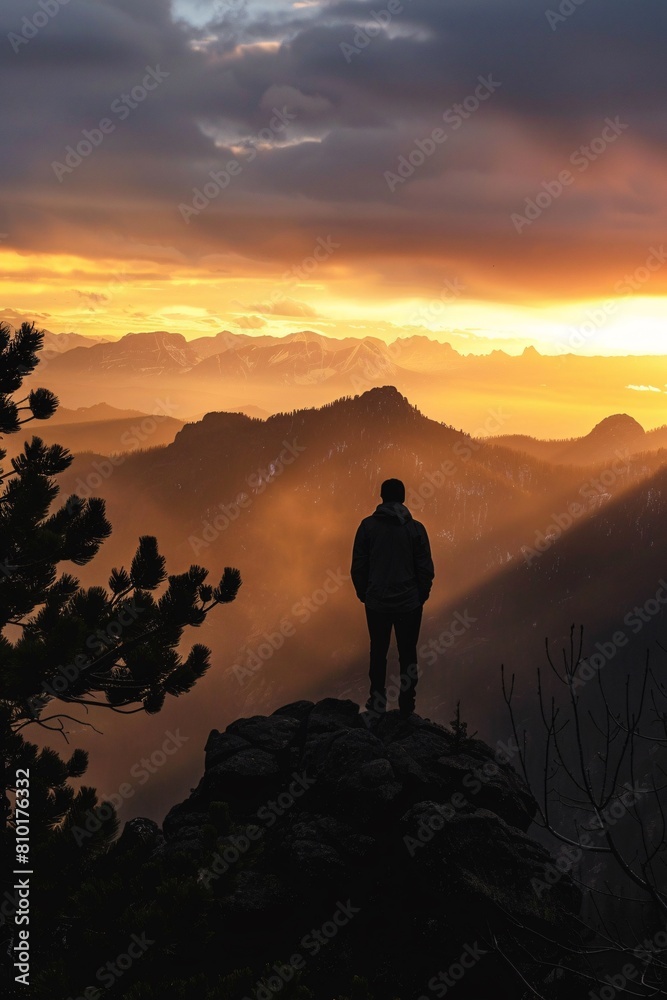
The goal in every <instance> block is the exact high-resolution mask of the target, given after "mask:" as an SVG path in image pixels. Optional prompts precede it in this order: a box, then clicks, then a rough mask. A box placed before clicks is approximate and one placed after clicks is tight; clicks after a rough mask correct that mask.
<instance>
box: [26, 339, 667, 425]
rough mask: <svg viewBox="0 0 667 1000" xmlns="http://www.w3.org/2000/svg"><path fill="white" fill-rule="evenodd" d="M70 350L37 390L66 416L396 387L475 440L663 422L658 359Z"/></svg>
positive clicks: (157, 347) (243, 345) (285, 348)
mask: <svg viewBox="0 0 667 1000" xmlns="http://www.w3.org/2000/svg"><path fill="white" fill-rule="evenodd" d="M62 336H63V337H66V338H70V337H71V336H72V335H69V334H67V335H62ZM69 344H70V341H69V339H68V340H66V341H65V344H64V345H63V346H64V347H66V349H65V350H58V351H53V350H52V351H50V352H49V353H48V354H47V355H46V358H45V362H46V363H45V364H42V365H41V366H40V372H39V373H38V375H37V376H35V377H34V379H33V382H34V384H37V381H38V376H39V377H42V379H43V378H44V375H45V372H46V371H47V370H48V382H49V385H50V386H51V388H53V389H54V390H55V391H56V392H58V393H59V395H60V396H61V399H62V401H63V403H64V405H66V406H70V407H72V406H82V405H87V406H90V405H93V404H95V403H98V402H99V401H100V400H101V399H104V400H106V401H107V402H109V403H111V404H112V405H114V406H117V407H120V408H126V409H128V408H129V409H133V410H141V411H143V412H148V413H152V412H154V411H155V410H156V409H159V408H160V406H163V407H164V405H165V403H166V404H168V406H169V407H170V408H171V409H170V413H171V415H172V416H174V417H177V418H179V419H188V418H189V417H190V416H191V415H192V414H193V413H202V412H206V411H209V410H226V411H232V410H236V409H239V408H242V407H247V406H248V405H255V406H258V407H260V408H261V409H262V410H265V411H268V412H277V411H280V410H284V409H287V408H289V407H292V406H294V405H298V406H322V405H324V404H325V403H329V402H332V401H333V400H334V399H337V398H339V397H341V396H347V395H356V394H359V393H361V392H364V391H365V390H367V389H370V388H372V387H373V386H376V385H385V384H387V383H391V384H392V385H395V386H396V387H397V388H398V389H399V390H400V391H401V392H403V393H404V394H405V395H407V396H408V397H409V398H410V399H411V400H412V401H413V402H414V403H415V404H416V405H418V406H419V407H420V408H421V409H422V410H423V411H424V412H425V413H428V414H429V416H431V417H433V418H435V419H438V420H445V421H448V422H450V423H452V424H453V425H455V426H460V427H463V428H464V429H465V430H467V431H468V432H469V433H472V434H474V435H477V436H488V435H489V434H505V435H506V434H511V435H515V434H525V433H530V434H534V435H537V436H540V437H544V438H559V439H560V438H566V437H570V436H574V435H578V434H580V433H581V428H582V427H585V426H589V427H590V426H593V425H595V424H597V423H599V422H600V421H602V420H603V419H604V418H605V417H607V416H609V415H610V414H613V413H618V412H621V413H622V412H628V411H631V412H632V413H633V414H634V415H635V416H636V418H637V419H638V420H639V421H640V423H641V424H642V425H643V426H644V427H646V428H653V427H657V426H660V425H662V424H664V401H663V400H662V395H664V393H665V391H666V389H667V358H666V357H664V356H661V357H648V356H637V357H627V358H621V357H596V358H592V357H583V356H580V355H574V354H563V355H560V356H543V355H540V354H539V353H538V352H537V351H536V350H535V349H534V348H527V349H526V350H525V351H524V353H523V354H522V355H519V356H511V355H509V354H506V353H504V352H503V351H492V352H491V353H490V354H486V355H473V354H468V355H463V354H460V353H458V352H457V351H456V350H454V348H452V347H451V345H449V344H447V343H442V342H440V341H437V340H432V339H430V338H428V337H425V336H413V337H408V338H403V339H398V340H395V341H394V342H393V343H391V344H387V343H385V342H384V341H383V340H380V339H378V338H373V337H365V338H354V337H348V338H345V339H336V338H331V337H326V336H324V335H322V334H320V333H314V332H312V331H301V332H295V333H292V334H289V335H287V336H285V337H274V336H268V335H257V336H255V335H251V334H242V333H241V334H234V333H229V332H226V331H223V332H220V333H218V334H217V335H215V336H210V337H200V338H197V339H195V340H189V341H188V340H186V339H185V337H183V336H182V335H181V334H178V333H170V332H166V331H158V332H151V333H133V334H128V335H127V336H125V337H123V338H121V339H120V340H118V341H113V342H105V343H92V344H90V343H88V344H87V345H86V346H81V345H78V343H77V346H69Z"/></svg>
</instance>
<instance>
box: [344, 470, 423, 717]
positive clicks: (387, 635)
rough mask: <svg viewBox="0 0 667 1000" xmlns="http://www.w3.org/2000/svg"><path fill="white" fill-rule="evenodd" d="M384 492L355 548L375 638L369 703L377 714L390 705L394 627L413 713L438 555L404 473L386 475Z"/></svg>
mask: <svg viewBox="0 0 667 1000" xmlns="http://www.w3.org/2000/svg"><path fill="white" fill-rule="evenodd" d="M380 496H381V497H382V503H381V504H379V505H378V507H377V508H376V510H375V512H374V513H373V514H371V516H370V517H365V518H364V519H363V521H362V522H361V524H360V525H359V528H358V530H357V534H356V537H355V539H354V549H353V552H352V569H351V576H352V583H353V584H354V589H355V590H356V592H357V597H358V598H359V600H360V601H362V602H363V604H365V605H366V620H367V622H368V631H369V634H370V640H371V656H370V671H369V673H370V681H371V691H370V696H369V698H368V701H367V703H366V708H367V710H368V711H369V712H370V713H371V714H372V715H381V714H382V713H384V712H385V711H386V709H387V692H386V675H387V653H388V651H389V643H390V642H391V630H392V628H393V629H394V632H395V634H396V645H397V646H398V659H399V663H400V668H401V685H400V689H401V693H400V695H399V700H398V703H399V708H400V711H401V715H402V716H403V717H405V718H407V717H408V716H409V715H411V713H412V712H413V711H414V708H415V696H416V689H417V642H418V640H419V629H420V626H421V620H422V609H423V606H424V603H425V602H426V601H427V600H428V597H429V594H430V592H431V585H432V583H433V576H434V570H433V560H432V559H431V547H430V545H429V541H428V535H427V534H426V528H425V527H424V525H423V524H420V523H419V521H415V520H413V517H412V514H411V513H410V511H409V510H408V508H407V507H406V506H405V503H404V501H405V486H404V485H403V483H402V482H401V481H400V479H387V480H385V482H384V483H383V484H382V486H381V488H380Z"/></svg>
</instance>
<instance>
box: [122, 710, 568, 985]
mask: <svg viewBox="0 0 667 1000" xmlns="http://www.w3.org/2000/svg"><path fill="white" fill-rule="evenodd" d="M511 756H512V747H511V746H509V747H501V748H497V749H496V751H495V752H494V750H492V749H491V748H490V747H488V746H486V745H485V744H484V743H481V742H480V741H478V740H475V739H469V738H467V737H466V736H465V735H464V734H462V733H459V734H458V735H456V734H454V733H452V732H450V731H449V730H447V729H445V728H443V727H442V726H440V725H437V724H435V723H432V722H430V721H428V720H425V719H422V718H420V717H418V716H412V717H411V718H410V719H409V720H402V719H401V718H400V717H399V715H398V713H397V712H390V713H388V714H387V715H386V716H385V717H384V718H382V719H380V720H379V721H377V722H374V723H370V722H369V720H368V717H367V716H366V715H365V714H360V712H359V708H358V706H357V705H355V704H354V703H352V702H349V701H337V700H334V699H326V700H325V701H321V702H319V703H318V704H313V703H311V702H297V703H295V704H293V705H287V706H285V707H284V708H281V709H279V710H278V711H277V712H275V713H274V714H273V715H272V716H269V717H259V716H258V717H254V718H250V719H240V720H238V721H236V722H234V723H232V725H230V726H229V727H228V728H227V730H226V732H224V733H219V732H218V731H217V730H213V732H212V733H211V735H210V737H209V740H208V743H207V745H206V767H205V772H204V775H203V777H202V779H201V782H200V783H199V785H198V787H197V788H196V789H195V790H194V791H193V792H192V793H191V795H190V797H189V798H188V799H187V800H186V801H185V802H183V803H181V804H180V805H177V806H175V807H174V808H173V809H172V810H171V811H170V812H169V814H168V815H167V817H166V819H165V821H164V837H162V836H161V835H158V834H157V832H156V831H153V833H152V834H151V833H150V831H148V832H147V831H146V830H144V831H143V836H147V837H148V839H149V840H150V841H151V842H152V851H153V853H154V854H157V856H158V857H159V858H160V859H161V863H162V864H164V865H167V866H170V865H171V864H174V865H175V864H179V865H182V864H183V859H184V858H187V859H188V861H189V863H191V864H192V863H194V864H195V865H196V868H197V870H198V876H197V878H198V883H199V885H200V886H201V887H203V889H204V890H205V891H206V893H207V894H210V897H211V900H212V910H211V913H212V914H213V917H211V916H209V922H210V920H211V919H214V920H215V922H216V923H217V926H216V927H215V928H214V935H213V937H214V941H215V942H217V945H218V948H217V950H215V949H214V950H213V951H211V944H210V943H209V945H208V949H207V954H208V960H210V958H211V955H215V964H216V969H217V970H218V972H220V973H223V972H226V973H228V974H229V973H230V972H231V971H232V970H234V969H237V970H239V969H249V970H253V974H252V975H251V976H250V979H249V980H248V979H246V985H245V986H244V987H243V989H242V991H241V992H239V998H240V997H242V996H247V997H257V998H258V1000H259V998H263V1000H267V998H269V997H272V996H273V995H280V996H288V995H289V996H309V995H311V996H315V997H317V998H318V1000H319V998H320V997H322V998H325V997H327V998H329V1000H333V998H338V997H342V996H343V995H349V993H350V991H351V990H350V984H351V981H352V976H353V974H354V975H356V976H358V977H361V979H363V980H366V982H367V984H368V987H366V985H365V984H364V985H363V989H362V986H361V985H360V983H359V982H358V983H357V984H356V985H355V986H354V989H353V990H352V993H353V995H357V994H356V993H355V992H354V990H362V992H360V993H358V995H359V996H364V997H365V996H367V995H369V996H371V997H375V998H377V1000H380V998H382V1000H384V998H387V1000H392V998H401V1000H411V998H416V997H428V998H431V997H441V996H445V995H447V993H448V992H449V990H450V989H453V987H454V986H456V996H457V997H460V998H461V1000H465V998H473V997H474V998H475V1000H482V998H486V997H494V998H498V997H508V998H509V997H512V998H517V1000H519V998H522V997H524V996H526V997H527V996H532V995H533V994H532V993H530V992H529V991H528V990H527V989H526V985H525V983H524V982H522V977H523V978H524V979H525V980H527V981H528V982H531V983H532V984H534V985H535V986H536V987H537V988H538V992H540V993H541V995H542V996H545V997H546V996H550V997H555V996H561V995H564V992H562V991H564V989H565V988H566V982H565V978H564V977H560V978H559V977H558V976H556V975H555V974H554V973H553V972H551V973H549V969H548V967H547V966H545V965H542V964H541V962H540V960H541V959H542V960H544V961H545V962H554V963H556V964H557V961H558V958H557V955H558V946H557V945H551V944H549V943H547V939H549V940H553V941H554V942H561V943H562V942H564V941H565V940H567V938H568V935H569V933H570V930H569V928H570V925H571V922H572V916H573V914H574V913H575V912H576V910H577V907H578V894H577V892H576V890H575V889H574V887H573V885H572V883H571V882H570V881H569V879H567V878H559V879H558V880H556V881H555V882H554V884H552V885H551V886H550V888H548V889H546V887H545V889H540V888H539V886H538V883H542V884H544V882H545V873H546V872H547V871H548V870H550V865H551V864H552V861H551V858H550V857H549V855H548V853H547V852H546V851H545V850H544V848H543V847H541V846H540V845H539V844H537V843H536V842H535V841H534V840H532V839H531V838H530V837H529V836H527V835H526V833H525V831H526V830H527V829H528V827H529V825H530V823H531V820H532V817H533V812H534V803H533V801H532V799H531V797H530V795H529V794H528V793H527V791H526V789H525V787H524V786H523V784H522V782H521V780H520V779H519V777H518V776H517V774H516V772H515V771H514V770H513V768H512V767H511V764H510V763H509V762H508V758H511ZM140 833H142V830H141V821H134V823H133V824H128V826H127V827H126V831H125V834H124V837H123V840H125V841H126V843H128V844H130V843H131V842H132V840H133V839H136V838H137V837H138V836H139V834H140ZM121 843H122V841H121ZM552 881H553V880H552ZM513 967H516V968H518V969H520V970H521V975H519V974H517V973H516V972H515V971H514V969H513ZM288 983H289V989H288V985H287V984H288ZM297 984H300V985H298V986H297ZM305 987H307V988H309V989H310V990H312V991H313V992H312V993H311V994H309V993H307V992H299V991H301V990H303V989H304V988H305ZM366 989H368V991H369V993H366V992H363V991H365V990H366ZM282 990H284V991H285V992H281V991H282ZM289 990H297V992H292V993H290V992H289ZM215 995H216V996H217V994H215ZM225 995H227V994H225ZM231 995H232V994H230V996H231Z"/></svg>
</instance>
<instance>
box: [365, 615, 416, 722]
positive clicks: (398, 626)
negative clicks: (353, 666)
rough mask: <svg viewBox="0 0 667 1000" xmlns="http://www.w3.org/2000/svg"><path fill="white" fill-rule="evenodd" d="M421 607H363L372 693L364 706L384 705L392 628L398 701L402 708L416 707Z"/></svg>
mask: <svg viewBox="0 0 667 1000" xmlns="http://www.w3.org/2000/svg"><path fill="white" fill-rule="evenodd" d="M422 610H423V609H422V607H421V606H420V607H418V608H415V609H414V611H371V610H370V609H369V608H366V621H367V622H368V632H369V634H370V637H371V664H370V671H369V673H370V679H371V693H370V698H369V699H368V705H367V707H368V708H369V709H371V710H372V711H380V712H382V711H384V709H385V708H386V705H387V692H386V682H387V653H388V652H389V643H390V642H391V630H392V628H393V629H394V632H395V634H396V645H397V646H398V660H399V664H400V667H401V685H400V688H401V693H400V695H399V698H398V704H399V707H400V709H401V710H402V711H412V709H413V708H414V707H415V693H416V689H417V679H418V678H417V642H418V640H419V629H420V627H421V621H422Z"/></svg>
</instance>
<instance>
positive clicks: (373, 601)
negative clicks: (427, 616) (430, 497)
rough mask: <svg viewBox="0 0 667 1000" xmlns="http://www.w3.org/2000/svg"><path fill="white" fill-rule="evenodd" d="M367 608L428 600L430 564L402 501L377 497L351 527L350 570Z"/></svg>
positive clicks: (398, 607)
mask: <svg viewBox="0 0 667 1000" xmlns="http://www.w3.org/2000/svg"><path fill="white" fill-rule="evenodd" d="M350 575H351V577H352V583H353V584H354V589H355V590H356V592H357V597H358V598H359V600H360V601H363V603H364V604H365V605H366V607H367V608H368V609H369V610H371V611H414V610H415V609H416V608H418V607H420V605H422V604H424V602H425V601H427V600H428V596H429V594H430V592H431V585H432V583H433V577H434V569H433V560H432V558H431V547H430V545H429V541H428V535H427V534H426V528H425V527H424V525H423V524H421V523H420V522H419V521H415V520H414V519H413V517H412V514H411V513H410V511H409V510H408V508H407V507H406V506H405V505H404V504H402V503H395V502H394V503H381V504H380V505H379V506H378V507H377V508H376V510H375V512H374V513H373V514H371V516H370V517H365V518H364V519H363V521H362V522H361V524H360V525H359V528H358V530H357V534H356V537H355V539H354V549H353V551H352V568H351V571H350Z"/></svg>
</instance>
